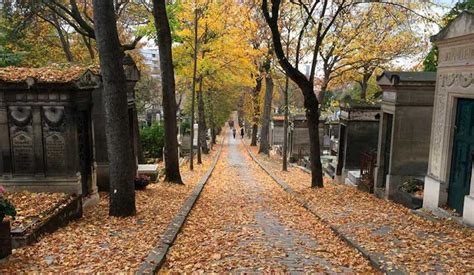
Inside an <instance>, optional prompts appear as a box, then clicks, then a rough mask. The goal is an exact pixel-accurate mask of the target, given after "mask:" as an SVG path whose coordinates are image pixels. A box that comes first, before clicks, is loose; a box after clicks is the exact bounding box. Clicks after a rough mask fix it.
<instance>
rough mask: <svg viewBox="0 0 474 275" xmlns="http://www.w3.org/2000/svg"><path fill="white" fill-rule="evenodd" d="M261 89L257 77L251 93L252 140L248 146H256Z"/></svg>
mask: <svg viewBox="0 0 474 275" xmlns="http://www.w3.org/2000/svg"><path fill="white" fill-rule="evenodd" d="M261 89H262V78H261V77H260V76H259V77H257V79H256V85H255V88H254V90H253V93H252V101H253V120H252V140H251V142H250V146H257V133H258V121H259V117H260V102H259V96H260V90H261Z"/></svg>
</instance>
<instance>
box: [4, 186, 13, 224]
mask: <svg viewBox="0 0 474 275" xmlns="http://www.w3.org/2000/svg"><path fill="white" fill-rule="evenodd" d="M4 193H5V189H4V188H3V187H2V186H0V222H1V221H3V219H4V218H5V216H10V217H12V218H13V219H14V218H15V216H16V210H15V206H13V204H12V203H11V202H10V201H9V200H7V198H6V197H5V196H4Z"/></svg>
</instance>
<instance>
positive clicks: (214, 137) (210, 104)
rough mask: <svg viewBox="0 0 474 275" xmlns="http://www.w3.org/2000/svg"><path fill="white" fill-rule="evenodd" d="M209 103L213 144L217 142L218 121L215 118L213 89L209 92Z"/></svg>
mask: <svg viewBox="0 0 474 275" xmlns="http://www.w3.org/2000/svg"><path fill="white" fill-rule="evenodd" d="M207 104H208V106H209V123H210V124H211V125H210V126H211V144H216V136H217V134H216V132H217V131H216V122H215V120H214V104H213V101H212V91H208V92H207Z"/></svg>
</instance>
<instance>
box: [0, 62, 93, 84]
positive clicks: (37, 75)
mask: <svg viewBox="0 0 474 275" xmlns="http://www.w3.org/2000/svg"><path fill="white" fill-rule="evenodd" d="M87 72H90V73H92V74H94V75H98V74H99V67H98V66H77V65H74V66H71V65H59V64H53V65H50V66H47V67H42V68H25V67H5V68H0V80H1V81H4V82H14V83H15V82H16V83H20V82H25V81H27V79H33V80H34V81H35V82H40V83H68V82H74V81H77V80H79V79H80V78H81V77H82V76H84V75H85V74H86V73H87Z"/></svg>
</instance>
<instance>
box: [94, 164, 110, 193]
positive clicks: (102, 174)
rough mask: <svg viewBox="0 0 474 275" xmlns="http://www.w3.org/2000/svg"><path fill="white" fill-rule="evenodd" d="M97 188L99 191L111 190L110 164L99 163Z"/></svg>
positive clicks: (97, 165) (97, 167)
mask: <svg viewBox="0 0 474 275" xmlns="http://www.w3.org/2000/svg"><path fill="white" fill-rule="evenodd" d="M96 171H97V188H99V191H109V189H110V174H109V163H97V164H96Z"/></svg>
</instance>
